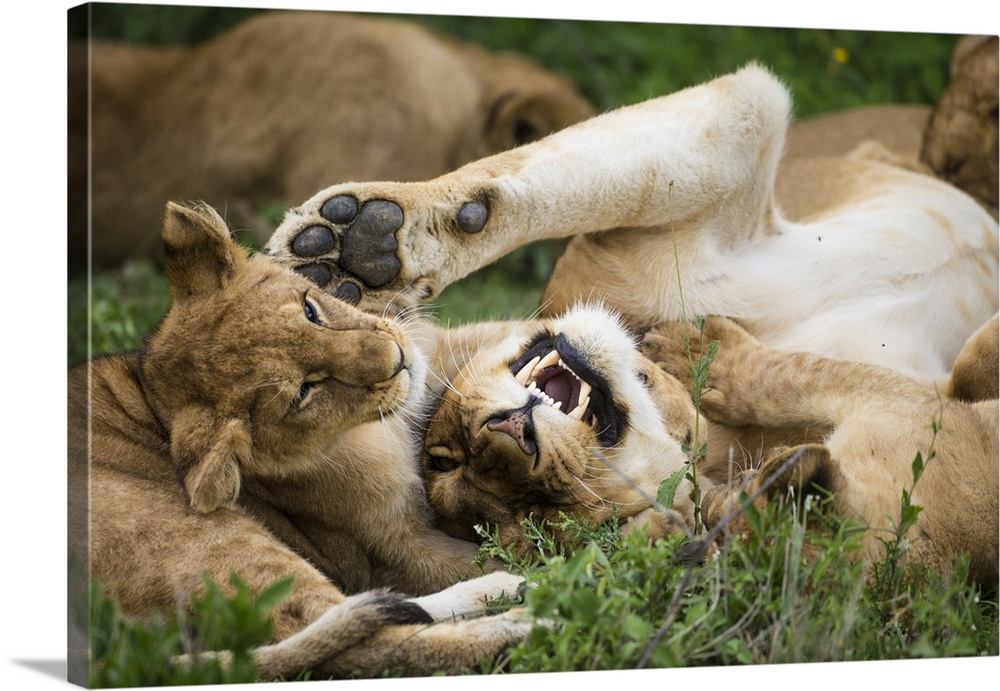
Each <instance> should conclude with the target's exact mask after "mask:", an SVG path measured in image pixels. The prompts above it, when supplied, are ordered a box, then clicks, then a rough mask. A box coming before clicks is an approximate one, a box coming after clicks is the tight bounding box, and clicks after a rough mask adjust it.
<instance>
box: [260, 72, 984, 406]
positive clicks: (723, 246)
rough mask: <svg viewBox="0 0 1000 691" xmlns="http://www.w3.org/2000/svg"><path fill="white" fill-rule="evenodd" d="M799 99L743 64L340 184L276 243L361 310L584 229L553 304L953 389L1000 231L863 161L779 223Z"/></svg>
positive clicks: (274, 251) (556, 276)
mask: <svg viewBox="0 0 1000 691" xmlns="http://www.w3.org/2000/svg"><path fill="white" fill-rule="evenodd" d="M789 109H790V97H789V94H788V92H787V91H786V89H785V88H784V87H783V86H782V85H781V83H780V82H779V81H778V80H777V79H776V78H775V77H774V76H773V75H772V74H770V73H769V72H768V71H767V70H766V69H764V68H762V67H760V66H756V65H750V66H748V67H745V68H743V69H741V70H739V71H738V72H736V73H734V74H731V75H727V76H724V77H720V78H718V79H715V80H713V81H710V82H708V83H706V84H702V85H699V86H696V87H691V88H688V89H685V90H682V91H680V92H677V93H674V94H671V95H669V96H664V97H661V98H656V99H652V100H650V101H647V102H644V103H640V104H637V105H632V106H627V107H624V108H621V109H619V110H616V111H611V112H608V113H605V114H602V115H599V116H597V117H594V118H591V119H590V120H586V121H584V122H582V123H579V124H577V125H574V126H572V127H570V128H567V129H565V130H562V131H560V132H556V133H554V134H552V135H549V136H548V137H546V138H545V139H542V140H540V141H538V142H534V143H531V144H527V145H524V146H522V147H519V148H517V149H513V150H511V151H507V152H504V153H501V154H496V155H494V156H490V157H487V158H484V159H481V160H479V161H476V162H474V163H471V164H468V165H466V166H463V167H462V168H459V169H458V170H456V171H454V172H452V173H449V174H446V175H443V176H441V177H438V178H436V179H434V180H430V181H426V182H413V183H388V182H382V183H366V184H357V183H351V184H344V185H335V186H333V187H330V188H328V189H326V190H323V191H322V192H320V193H318V194H316V195H315V196H313V197H312V198H311V199H309V200H308V201H307V202H306V203H305V204H303V205H302V206H301V207H299V208H296V209H292V210H290V211H289V212H288V214H287V215H286V217H285V219H284V221H283V222H282V223H281V225H280V226H279V228H278V229H277V231H276V232H275V234H274V235H273V236H272V237H271V239H270V240H269V242H268V244H267V247H266V250H267V251H268V252H269V253H270V254H271V256H272V257H274V258H275V259H277V260H279V261H283V262H285V263H288V264H290V265H292V266H294V267H296V268H297V269H298V270H299V271H300V272H301V273H303V274H305V275H307V276H309V277H311V278H312V279H313V280H314V281H316V282H317V283H318V284H319V285H320V286H322V287H323V288H325V289H326V290H328V291H330V292H332V293H334V294H335V295H338V296H339V297H341V298H343V299H345V300H348V301H349V302H352V303H355V304H358V305H360V306H361V307H362V308H364V309H381V308H382V307H383V306H385V305H387V304H388V305H390V308H391V309H396V310H399V309H402V308H404V307H406V306H408V305H412V304H414V303H417V302H420V301H423V300H427V299H430V298H433V297H434V296H436V295H437V294H438V293H439V292H440V291H441V290H442V289H443V288H444V287H445V286H446V285H448V284H449V283H451V282H452V281H454V280H457V279H458V278H460V277H462V276H464V275H466V274H468V273H469V272H470V271H472V270H474V269H476V268H478V267H480V266H483V265H485V264H487V263H489V262H491V261H493V260H494V259H496V258H497V257H499V256H501V255H502V254H504V253H506V252H508V251H509V250H511V249H513V248H515V247H517V246H519V245H522V244H524V243H526V242H529V241H532V240H535V239H540V238H546V237H565V236H575V237H573V239H572V240H571V241H570V243H569V245H568V247H567V249H566V251H565V253H564V254H563V256H562V257H561V258H560V260H559V261H558V263H557V264H556V267H555V271H554V273H553V276H552V277H551V279H550V282H549V285H548V287H547V289H546V291H545V294H544V296H543V301H542V313H543V315H555V314H559V313H561V312H563V311H564V310H565V309H566V308H567V307H569V306H570V305H572V304H573V303H574V302H576V301H577V300H581V299H583V300H603V301H604V302H606V303H607V304H608V305H610V306H613V307H615V308H616V309H617V310H619V311H620V312H621V313H622V314H623V315H624V316H625V318H626V320H627V321H628V323H629V324H630V325H631V326H632V327H633V328H636V329H641V328H644V327H648V326H650V325H652V324H657V323H660V322H662V321H665V320H671V319H680V318H683V317H684V316H685V314H690V315H693V314H726V315H730V316H734V317H738V318H740V319H741V320H742V321H743V322H744V323H745V324H746V326H747V328H748V329H749V330H750V331H751V333H753V334H754V335H755V336H757V337H758V338H759V339H760V340H761V341H762V342H764V343H767V344H769V345H772V346H774V347H778V348H781V349H785V350H794V351H799V350H802V351H808V352H813V353H816V354H821V355H825V356H827V357H833V358H839V359H845V360H851V361H858V362H867V363H870V364H876V365H881V366H885V367H890V368H894V369H896V370H897V371H899V372H901V373H903V374H906V375H908V376H910V377H913V378H915V379H917V380H918V381H921V382H923V383H924V384H926V385H940V386H941V387H943V386H944V385H945V383H946V381H947V379H948V376H949V374H950V371H951V366H952V363H953V362H954V360H955V357H956V356H957V354H958V352H959V350H960V349H961V347H962V345H963V344H964V343H965V341H966V339H967V338H968V337H969V336H970V335H971V334H972V333H973V332H974V331H975V330H976V329H977V328H978V327H979V326H980V325H981V324H983V323H984V322H985V321H986V320H987V319H989V318H990V317H991V316H992V315H993V314H994V313H995V312H996V311H997V306H998V290H997V261H998V259H997V255H998V239H997V236H998V228H997V222H996V221H995V220H994V219H993V218H992V217H991V216H990V215H989V214H988V213H987V212H986V211H985V210H984V209H983V208H982V207H981V206H980V205H979V204H977V203H976V202H975V201H974V200H973V199H971V198H970V197H969V196H968V195H966V194H965V193H963V192H961V191H959V190H957V189H956V188H955V187H953V186H951V185H949V184H947V183H945V182H943V181H941V180H939V179H937V178H935V177H932V176H930V175H922V174H918V173H915V172H912V171H909V170H905V169H903V168H900V167H896V166H892V165H887V164H885V163H882V162H880V161H877V160H869V159H865V158H863V157H862V158H857V157H856V158H851V159H843V160H842V161H841V162H840V163H839V164H838V165H837V166H836V167H835V168H834V169H831V170H830V171H829V175H828V176H827V177H822V176H820V177H817V179H816V181H815V182H816V185H817V194H822V195H823V196H824V198H825V200H826V203H825V204H824V210H823V212H822V213H819V214H815V215H813V216H812V217H811V218H810V219H809V220H808V222H801V223H792V222H789V221H787V220H785V219H784V218H783V216H782V214H781V210H780V208H778V207H777V206H776V205H775V203H774V182H775V171H776V168H777V165H778V161H779V159H780V157H781V152H782V145H783V142H784V136H785V131H786V128H787V125H788V117H789ZM612 230H613V231H614V232H604V231H612Z"/></svg>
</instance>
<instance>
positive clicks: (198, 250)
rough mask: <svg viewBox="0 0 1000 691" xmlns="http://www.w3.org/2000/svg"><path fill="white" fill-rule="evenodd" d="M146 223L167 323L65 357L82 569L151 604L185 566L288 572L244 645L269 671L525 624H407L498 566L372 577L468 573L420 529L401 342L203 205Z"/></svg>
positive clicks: (157, 605)
mask: <svg viewBox="0 0 1000 691" xmlns="http://www.w3.org/2000/svg"><path fill="white" fill-rule="evenodd" d="M163 240H164V246H165V251H166V258H167V265H166V269H167V275H168V278H169V282H170V291H171V298H172V304H171V307H170V310H169V312H168V313H167V315H166V317H165V318H164V319H163V321H162V323H161V324H160V325H159V327H158V328H157V329H156V331H155V332H154V333H153V334H151V335H150V337H149V338H148V340H147V342H146V344H145V346H144V347H143V348H142V350H141V351H139V352H135V353H129V354H125V355H116V356H108V357H102V358H98V359H95V360H94V361H92V362H90V363H87V364H85V365H81V366H79V367H76V368H73V369H71V370H70V372H69V430H70V459H69V460H70V521H71V547H73V548H74V551H75V557H76V559H78V560H80V562H81V563H82V564H83V567H84V572H85V573H86V574H87V577H89V578H94V579H97V580H99V581H100V582H101V583H103V584H104V586H105V587H107V588H108V589H109V590H110V591H111V592H113V594H114V595H115V596H116V597H117V599H118V601H119V603H120V605H121V607H122V609H123V611H124V612H125V613H126V614H127V615H130V616H137V617H146V616H149V615H151V614H152V613H153V612H155V611H157V610H158V611H161V612H167V611H170V610H172V609H174V608H175V607H177V606H183V605H184V603H185V602H187V601H188V599H189V598H190V596H191V594H192V593H193V592H195V591H197V590H198V589H199V587H200V579H201V576H202V574H207V575H208V576H210V577H211V578H212V579H213V580H214V581H215V582H216V583H219V584H220V585H221V586H225V584H227V583H228V582H229V576H230V573H231V572H236V573H238V574H239V575H240V576H242V577H243V578H244V580H246V581H247V582H248V583H249V585H250V586H251V589H252V590H253V591H255V592H256V591H259V590H260V589H262V588H263V587H265V586H267V585H269V584H271V583H272V582H274V581H276V580H278V579H280V578H284V577H286V576H293V577H294V583H293V590H292V592H291V595H290V596H289V597H288V598H287V599H286V600H285V601H283V602H282V603H280V604H279V605H278V606H277V608H276V609H275V610H274V612H273V616H274V640H275V642H276V643H275V645H273V646H269V647H265V648H263V649H261V650H260V651H258V660H259V662H260V667H261V674H262V676H264V677H265V678H275V677H278V676H281V675H289V674H291V675H294V674H297V673H299V672H300V671H301V670H302V669H303V668H305V667H315V668H316V671H317V673H318V674H322V675H328V676H342V675H346V674H349V673H361V674H377V673H378V672H379V671H380V670H381V669H382V668H384V667H386V666H388V667H391V668H395V669H400V670H402V671H407V672H429V671H436V670H447V669H451V668H453V667H455V666H464V665H473V664H476V662H477V660H479V659H481V658H483V657H487V656H491V655H494V654H496V653H497V652H499V651H500V650H502V649H503V648H505V647H506V646H509V645H511V644H513V643H515V642H517V641H519V640H521V638H523V637H524V636H525V635H526V634H527V632H528V630H529V628H530V625H529V624H528V623H527V622H522V621H519V620H518V619H516V617H515V616H514V615H510V616H503V617H499V618H497V617H488V618H485V619H481V620H476V621H467V622H460V623H452V624H448V625H439V626H435V627H434V629H433V631H430V632H428V634H427V635H415V634H417V633H419V632H420V631H421V629H422V628H424V627H425V626H426V625H427V624H428V623H430V622H431V621H432V620H437V619H442V618H451V617H452V616H454V615H458V616H465V615H470V616H474V615H475V614H477V613H482V611H483V605H484V603H485V598H486V597H487V596H497V595H499V594H500V593H508V594H514V593H515V592H516V589H517V587H518V585H519V583H520V579H519V578H515V577H514V576H511V575H510V574H507V573H505V572H497V573H492V574H489V575H487V576H483V577H480V578H478V579H474V580H472V581H469V582H467V583H461V584H458V585H455V586H453V587H451V588H449V589H448V590H445V591H443V592H442V593H440V594H437V595H427V596H425V597H421V598H418V599H416V600H410V599H407V598H404V597H403V596H400V595H392V594H390V593H388V592H387V591H382V590H372V589H374V588H385V587H391V588H394V589H396V590H399V591H401V592H405V593H409V594H413V595H425V594H427V593H434V592H435V591H438V590H440V589H442V588H445V587H447V586H452V584H454V583H455V582H456V581H458V580H459V579H460V578H463V577H466V576H469V575H474V574H477V573H479V568H478V567H476V566H475V565H474V556H475V552H476V546H475V545H474V544H472V543H469V542H464V541H461V540H456V539H454V538H451V537H449V536H447V535H445V534H444V533H441V532H439V531H437V530H436V529H433V528H432V527H430V514H429V510H428V507H427V504H426V499H425V497H424V493H423V488H422V485H421V480H420V474H419V469H418V468H417V466H416V464H415V462H414V457H415V454H416V448H415V440H414V439H413V438H412V436H411V433H410V431H409V429H408V427H407V425H406V423H405V422H403V419H405V418H406V416H407V415H408V414H410V412H412V411H413V410H414V409H415V408H416V407H417V406H418V405H419V404H421V401H422V397H423V395H424V393H423V392H424V379H425V376H426V367H427V365H426V362H425V360H424V357H423V356H422V355H421V353H420V351H419V350H417V349H416V348H415V347H414V345H413V342H412V339H411V338H410V337H409V336H408V335H407V334H406V333H404V332H403V331H402V330H401V328H400V326H398V325H397V324H394V323H391V322H387V321H385V320H382V319H379V318H376V317H373V316H369V315H367V314H363V313H361V312H359V311H357V310H355V309H354V308H352V307H350V306H348V305H346V304H344V303H343V302H341V301H339V300H337V299H334V298H332V297H331V296H329V295H327V294H326V293H324V292H322V291H320V290H318V289H317V288H316V287H315V285H314V284H312V283H311V282H310V281H308V280H306V279H305V278H302V277H301V276H298V275H297V274H295V273H294V272H292V271H290V270H288V269H286V268H284V267H281V266H279V265H278V264H276V263H275V262H272V261H269V260H267V259H265V258H259V257H250V256H248V254H247V252H246V250H244V249H243V248H241V247H240V246H239V245H237V244H236V243H235V242H233V241H232V240H231V239H230V237H229V232H228V230H227V228H226V226H225V224H224V223H223V222H222V220H221V219H220V218H219V217H218V215H216V214H214V212H210V211H209V210H207V209H206V210H203V211H198V210H194V209H190V208H185V207H181V206H178V205H173V204H171V205H169V206H168V208H167V215H166V222H165V225H164V228H163ZM88 509H89V513H88ZM334 584H336V585H334ZM338 586H339V587H338ZM340 588H344V590H347V591H355V592H358V591H365V592H361V594H360V595H356V596H352V597H349V598H348V597H346V596H345V594H344V592H343V591H342V590H341V589H340ZM81 646H82V647H84V648H85V646H86V644H85V643H82V644H81Z"/></svg>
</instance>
